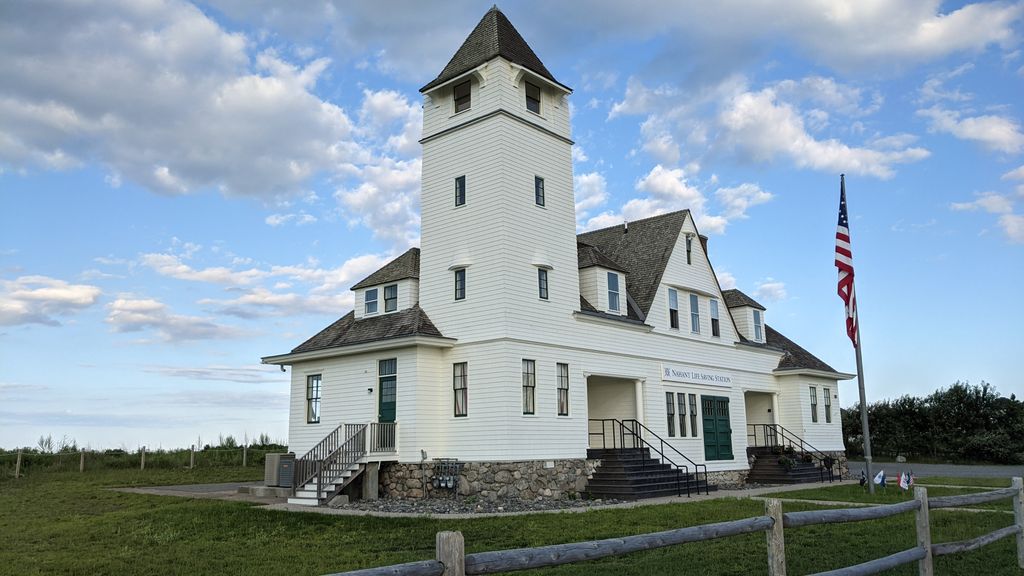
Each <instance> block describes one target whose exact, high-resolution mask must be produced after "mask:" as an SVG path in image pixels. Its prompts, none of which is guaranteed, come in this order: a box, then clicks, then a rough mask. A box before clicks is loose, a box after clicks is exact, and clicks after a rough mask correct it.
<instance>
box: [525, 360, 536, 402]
mask: <svg viewBox="0 0 1024 576" xmlns="http://www.w3.org/2000/svg"><path fill="white" fill-rule="evenodd" d="M536 390H537V362H536V361H534V360H523V414H533V413H534V412H536V401H535V400H536V394H535V393H536Z"/></svg>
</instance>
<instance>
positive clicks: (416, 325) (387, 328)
mask: <svg viewBox="0 0 1024 576" xmlns="http://www.w3.org/2000/svg"><path fill="white" fill-rule="evenodd" d="M403 336H435V337H438V338H443V337H444V336H443V335H442V334H441V331H440V330H438V329H437V327H436V326H434V323H433V322H431V321H430V318H428V317H427V313H426V312H424V311H423V309H422V308H420V307H419V305H418V304H417V305H416V306H413V307H412V308H409V309H408V310H402V311H401V312H395V313H394V314H382V315H380V316H371V317H369V318H360V319H359V320H356V315H355V312H354V311H352V312H349V313H348V314H345V315H344V316H342V317H341V318H339V319H338V320H337V321H336V322H334V323H333V324H331V325H330V326H328V327H327V328H324V329H323V330H321V331H320V332H318V333H317V334H316V335H315V336H313V337H312V338H310V339H309V340H306V341H305V342H303V343H302V344H299V345H298V346H297V347H295V349H293V350H292V352H291V353H292V354H298V353H299V352H311V351H313V350H322V349H324V348H336V347H339V346H352V345H355V344H365V343H367V342H376V341H378V340H388V339H390V338H401V337H403Z"/></svg>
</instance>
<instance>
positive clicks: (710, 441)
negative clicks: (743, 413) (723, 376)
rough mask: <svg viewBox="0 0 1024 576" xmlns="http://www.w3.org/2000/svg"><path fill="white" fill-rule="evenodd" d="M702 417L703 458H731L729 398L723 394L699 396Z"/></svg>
mask: <svg viewBox="0 0 1024 576" xmlns="http://www.w3.org/2000/svg"><path fill="white" fill-rule="evenodd" d="M700 403H701V411H702V412H703V417H704V459H705V460H732V459H733V455H732V425H731V424H730V422H729V399H728V398H726V397H725V396H703V395H702V396H701V397H700Z"/></svg>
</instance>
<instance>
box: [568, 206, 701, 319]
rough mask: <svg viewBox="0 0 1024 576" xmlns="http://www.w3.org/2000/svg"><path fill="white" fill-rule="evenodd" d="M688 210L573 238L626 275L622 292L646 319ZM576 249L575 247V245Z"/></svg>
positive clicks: (688, 212)
mask: <svg viewBox="0 0 1024 576" xmlns="http://www.w3.org/2000/svg"><path fill="white" fill-rule="evenodd" d="M689 214H690V211H689V210H680V211H678V212H669V213H668V214H662V215H660V216H652V217H651V218H644V219H643V220H636V221H634V222H629V223H628V225H627V224H619V225H618V226H612V227H610V228H604V229H602V230H594V231H593V232H585V233H583V234H579V235H578V236H576V239H577V242H578V243H583V244H587V245H590V246H593V247H595V248H597V250H599V251H600V253H601V254H603V255H604V256H607V257H608V258H610V259H611V260H612V262H616V263H619V264H621V265H622V266H623V267H624V268H625V269H626V270H625V271H626V272H627V273H628V274H629V276H628V279H627V280H626V290H627V292H628V293H629V295H630V296H632V298H633V299H634V300H635V301H636V305H637V307H638V308H639V309H640V312H641V314H642V318H641V319H643V318H646V317H647V313H648V311H649V310H650V309H651V304H652V303H653V302H654V297H655V296H656V295H657V293H658V286H660V285H661V277H662V275H663V274H664V273H665V267H666V266H667V265H668V260H669V257H671V256H672V250H673V249H674V248H675V245H676V240H678V238H679V233H680V231H681V230H682V229H683V223H685V222H686V218H687V217H688V216H689ZM577 246H578V244H577Z"/></svg>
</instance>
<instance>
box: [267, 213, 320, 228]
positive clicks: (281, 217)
mask: <svg viewBox="0 0 1024 576" xmlns="http://www.w3.org/2000/svg"><path fill="white" fill-rule="evenodd" d="M316 221H317V218H316V216H313V215H312V214H306V213H305V212H299V213H291V214H271V215H270V216H267V217H266V218H265V219H264V222H266V223H267V224H268V225H270V226H273V227H275V228H276V227H278V226H282V225H284V224H288V223H290V222H294V223H295V225H296V226H305V225H306V224H313V223H315V222H316Z"/></svg>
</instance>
